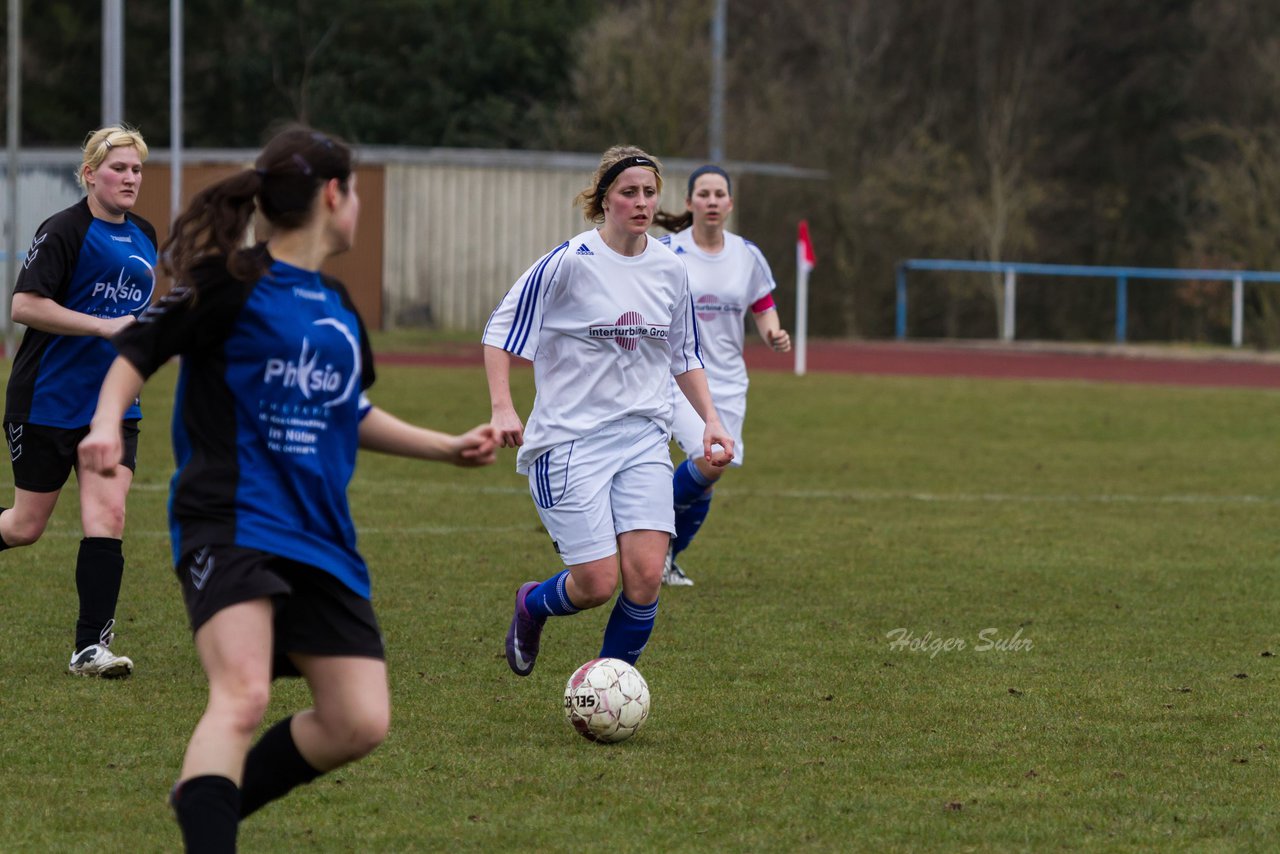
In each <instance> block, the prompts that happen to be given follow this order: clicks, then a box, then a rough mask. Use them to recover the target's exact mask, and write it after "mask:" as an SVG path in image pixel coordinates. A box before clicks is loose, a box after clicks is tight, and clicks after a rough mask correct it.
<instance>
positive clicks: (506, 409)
mask: <svg viewBox="0 0 1280 854" xmlns="http://www.w3.org/2000/svg"><path fill="white" fill-rule="evenodd" d="M511 359H512V356H511V354H510V353H508V352H507V351H506V350H503V349H501V348H499V347H494V346H491V345H489V344H486V345H484V373H485V376H486V377H488V379H489V406H490V407H491V409H492V413H491V415H490V416H489V422H490V423H491V424H492V425H493V428H494V429H495V430H497V431H498V439H499V441H500V443H501V446H502V447H504V448H516V447H519V446H520V445H523V444H524V424H523V423H522V422H521V421H520V416H519V415H517V414H516V407H515V404H514V403H512V402H511Z"/></svg>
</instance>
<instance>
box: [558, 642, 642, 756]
mask: <svg viewBox="0 0 1280 854" xmlns="http://www.w3.org/2000/svg"><path fill="white" fill-rule="evenodd" d="M564 715H565V717H566V718H568V720H569V723H570V724H572V725H573V728H574V729H576V730H577V731H578V732H580V733H581V734H582V736H583V737H584V738H587V739H589V740H591V741H604V742H615V741H624V740H626V739H628V738H631V736H633V735H635V734H636V730H638V729H640V727H641V726H643V725H644V722H645V721H646V720H648V718H649V685H648V683H646V682H645V681H644V677H643V676H641V675H640V671H639V670H636V669H635V668H634V667H632V666H631V665H630V664H627V663H626V662H625V661H622V660H621V659H617V658H593V659H591V660H590V661H588V662H587V663H586V664H584V665H582V666H581V667H579V668H578V669H577V670H575V671H574V672H573V675H572V676H570V677H569V682H568V684H567V685H565V686H564Z"/></svg>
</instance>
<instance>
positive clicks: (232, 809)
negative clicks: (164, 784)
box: [169, 774, 240, 854]
mask: <svg viewBox="0 0 1280 854" xmlns="http://www.w3.org/2000/svg"><path fill="white" fill-rule="evenodd" d="M169 803H170V805H172V806H173V812H174V815H175V816H177V819H178V827H180V828H181V829H182V841H183V842H184V843H185V847H186V850H187V854H228V852H234V851H235V850H236V831H237V830H238V829H239V826H240V790H239V789H237V788H236V784H235V783H233V782H231V781H230V780H229V779H227V778H226V777H219V776H215V775H212V774H209V775H205V776H203V777H192V778H191V779H189V780H183V781H182V782H181V783H179V784H178V785H176V786H174V787H173V791H172V792H170V793H169Z"/></svg>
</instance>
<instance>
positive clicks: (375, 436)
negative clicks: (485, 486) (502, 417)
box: [360, 406, 498, 467]
mask: <svg viewBox="0 0 1280 854" xmlns="http://www.w3.org/2000/svg"><path fill="white" fill-rule="evenodd" d="M497 446H498V439H497V434H496V432H495V431H494V429H493V428H492V427H490V426H489V425H488V424H481V425H480V426H478V427H473V428H472V429H470V430H468V431H467V432H466V433H463V434H462V435H460V436H454V435H452V434H450V433H441V432H439V431H438V430H429V429H427V428H425V427H417V426H415V425H413V424H409V423H408V422H406V421H401V420H400V419H399V418H397V417H395V416H394V415H392V414H391V413H389V412H387V411H386V410H384V409H379V408H378V407H376V406H375V407H374V408H373V409H372V410H370V411H369V413H368V414H367V415H365V417H364V418H363V419H361V421H360V447H362V448H365V449H367V450H370V451H378V452H380V453H384V454H392V455H394V456H398V457H411V458H414V459H419V460H434V461H436V462H444V463H453V464H454V465H456V466H468V467H470V466H485V465H488V464H489V463H491V462H493V460H494V451H495V450H496V449H497Z"/></svg>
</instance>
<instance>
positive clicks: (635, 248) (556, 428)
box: [484, 146, 733, 676]
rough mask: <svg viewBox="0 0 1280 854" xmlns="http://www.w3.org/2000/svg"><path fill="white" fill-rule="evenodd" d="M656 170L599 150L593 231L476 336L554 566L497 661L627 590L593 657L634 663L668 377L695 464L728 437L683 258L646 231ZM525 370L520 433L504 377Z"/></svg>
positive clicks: (523, 663)
mask: <svg viewBox="0 0 1280 854" xmlns="http://www.w3.org/2000/svg"><path fill="white" fill-rule="evenodd" d="M660 171H661V167H660V165H659V163H658V161H657V160H656V159H655V158H653V157H651V156H650V155H648V154H647V153H645V152H644V151H642V150H640V149H638V148H635V147H630V146H616V147H614V148H611V149H609V150H608V151H606V152H605V153H604V156H603V157H602V158H601V160H600V165H599V166H598V167H597V168H596V171H595V174H594V175H593V176H592V179H591V182H590V184H589V185H588V186H587V188H586V189H585V190H583V191H582V192H581V193H580V194H579V195H578V197H577V200H576V201H577V204H579V205H580V206H581V207H582V210H583V215H584V217H585V218H586V219H587V221H588V222H592V223H595V224H597V225H598V227H596V228H591V229H589V230H587V231H584V232H582V233H581V234H578V235H576V236H575V237H573V238H572V239H570V240H567V241H565V242H564V243H562V244H560V245H559V246H558V247H556V248H555V249H553V250H551V252H549V253H548V254H546V255H544V256H543V257H542V258H540V259H539V260H538V261H536V262H535V263H534V264H533V266H532V267H530V268H529V270H528V271H527V272H526V273H525V274H524V275H523V276H521V277H520V279H519V280H518V281H516V283H515V285H514V286H512V288H511V290H510V291H509V292H508V293H507V295H506V297H505V298H504V299H503V300H502V302H501V304H499V305H498V307H497V308H496V309H495V310H494V312H493V315H492V316H491V317H490V318H489V322H488V325H487V326H486V328H485V332H484V344H485V348H484V353H485V369H486V372H487V375H488V380H489V396H490V402H491V405H492V409H493V411H492V416H491V421H492V424H493V426H494V428H495V429H496V430H497V431H498V434H499V436H500V437H501V442H502V445H503V447H519V448H520V451H519V453H518V454H517V456H516V470H517V471H519V472H521V473H522V474H526V475H528V477H529V492H530V494H531V495H532V497H533V501H534V504H535V505H536V506H537V509H538V515H539V516H540V517H541V519H542V523H543V525H544V526H545V527H546V529H547V532H548V533H549V534H550V535H551V540H552V544H553V545H554V547H555V550H556V553H557V554H559V556H560V559H561V561H562V562H563V564H564V567H565V568H564V569H562V570H561V571H559V572H557V573H555V574H553V575H552V576H551V577H550V578H547V579H546V580H544V581H541V582H539V581H529V582H526V583H524V584H522V585H521V586H520V588H519V590H518V591H517V592H516V597H515V612H514V615H513V616H512V619H511V625H510V628H509V629H508V632H507V639H506V655H507V664H508V665H509V666H510V668H511V669H512V670H513V671H514V672H515V673H516V674H517V675H519V676H527V675H529V673H531V672H532V671H533V666H534V661H535V660H536V658H537V656H538V650H539V647H540V640H541V634H542V628H543V624H544V623H545V621H546V619H547V618H548V617H553V616H555V617H561V616H568V615H570V614H576V613H578V612H579V611H581V610H585V609H588V608H595V607H597V606H599V605H603V604H604V603H606V602H608V601H609V599H610V598H612V597H613V594H614V591H615V590H616V589H617V587H618V579H619V576H621V581H622V590H621V592H620V593H619V594H618V597H617V601H616V602H615V604H614V606H613V611H612V613H611V615H610V617H609V621H608V624H607V625H606V627H605V630H604V640H603V642H602V644H601V647H600V652H599V655H600V656H601V657H607V658H620V659H622V660H624V661H627V662H629V663H632V664H634V663H635V661H636V659H637V658H639V657H640V654H641V653H642V652H643V651H644V648H645V645H646V644H647V643H648V641H649V636H650V634H651V633H652V631H653V625H654V620H655V617H656V616H657V611H658V591H659V587H660V585H661V580H662V565H663V559H664V558H665V556H666V554H667V551H668V545H669V542H670V539H671V535H672V533H674V531H675V526H674V521H673V511H672V507H671V472H672V469H671V457H670V454H669V452H668V450H667V446H668V442H669V441H670V436H671V414H672V406H671V395H670V392H669V390H668V389H669V385H670V383H671V377H673V376H674V377H675V382H676V384H677V385H678V386H679V388H680V390H681V391H682V392H683V393H684V395H685V396H686V397H687V398H688V399H689V402H690V404H691V405H692V406H693V408H694V410H695V411H696V412H697V413H698V414H699V415H700V416H701V417H702V419H703V421H704V423H705V427H704V429H703V433H702V453H703V458H704V459H705V460H706V461H707V462H708V463H709V464H711V465H713V466H723V465H725V464H727V463H728V462H729V460H731V459H732V458H733V440H732V439H731V438H730V437H729V435H728V434H727V433H726V431H725V430H724V428H723V426H721V424H720V417H719V416H718V415H717V414H716V409H715V407H714V406H713V405H712V402H711V394H710V392H709V391H708V390H707V381H706V377H705V376H704V371H703V365H702V359H701V356H700V354H699V349H698V324H697V320H696V318H695V316H694V311H693V302H692V300H691V299H690V296H689V282H688V277H687V275H686V273H685V269H684V265H683V264H682V263H681V262H680V259H679V258H677V257H676V256H675V255H673V254H672V253H671V251H670V250H668V249H667V248H666V247H665V246H663V245H662V244H661V243H659V242H658V241H657V240H656V239H654V238H652V237H650V236H649V234H648V229H649V226H650V225H652V223H653V217H654V214H655V213H656V212H657V210H658V195H659V193H660V192H661V189H662V178H661V174H660ZM515 357H520V358H522V359H528V360H531V361H532V362H533V371H534V381H535V383H536V385H537V399H536V400H535V401H534V405H533V411H532V412H531V413H530V415H529V421H528V426H527V427H526V426H525V425H524V424H523V423H522V422H521V420H520V417H519V415H517V414H516V411H515V406H514V404H513V403H512V399H511V390H510V385H509V377H510V371H511V361H512V359H513V358H515Z"/></svg>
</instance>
